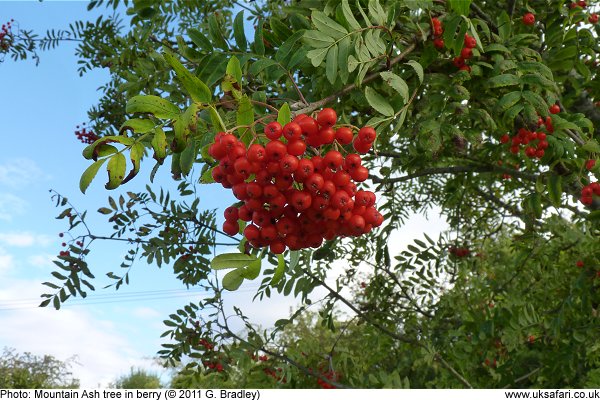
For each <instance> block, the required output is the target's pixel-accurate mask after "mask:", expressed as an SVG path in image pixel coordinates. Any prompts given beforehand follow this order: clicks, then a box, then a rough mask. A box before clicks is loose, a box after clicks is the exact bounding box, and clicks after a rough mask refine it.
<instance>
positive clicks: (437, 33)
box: [431, 18, 444, 50]
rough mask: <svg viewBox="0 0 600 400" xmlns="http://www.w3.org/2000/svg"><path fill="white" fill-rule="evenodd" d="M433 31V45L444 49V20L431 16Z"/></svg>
mask: <svg viewBox="0 0 600 400" xmlns="http://www.w3.org/2000/svg"><path fill="white" fill-rule="evenodd" d="M431 33H432V34H433V45H434V46H435V48H436V49H438V50H443V49H444V39H442V33H444V28H443V27H442V21H440V20H439V19H437V18H431Z"/></svg>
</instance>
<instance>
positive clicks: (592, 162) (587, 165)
mask: <svg viewBox="0 0 600 400" xmlns="http://www.w3.org/2000/svg"><path fill="white" fill-rule="evenodd" d="M595 165H596V160H587V161H586V162H585V168H586V169H587V170H588V171H591V169H592V168H594V166H595Z"/></svg>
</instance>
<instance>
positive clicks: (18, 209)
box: [0, 193, 27, 221]
mask: <svg viewBox="0 0 600 400" xmlns="http://www.w3.org/2000/svg"><path fill="white" fill-rule="evenodd" d="M26 204H27V203H26V201H25V200H23V199H22V198H20V197H18V196H15V195H14V194H11V193H0V220H1V221H12V219H13V217H15V216H18V215H21V214H23V213H24V212H25V205H26Z"/></svg>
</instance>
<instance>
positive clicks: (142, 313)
mask: <svg viewBox="0 0 600 400" xmlns="http://www.w3.org/2000/svg"><path fill="white" fill-rule="evenodd" d="M131 313H132V314H133V315H134V316H135V317H138V318H147V319H156V318H160V317H162V316H163V315H161V314H160V313H159V312H158V311H156V310H155V309H153V308H150V307H137V308H134V309H133V310H131Z"/></svg>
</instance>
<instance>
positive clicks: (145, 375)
mask: <svg viewBox="0 0 600 400" xmlns="http://www.w3.org/2000/svg"><path fill="white" fill-rule="evenodd" d="M112 386H114V387H115V388H116V389H160V388H162V384H161V383H160V378H159V376H158V375H156V374H154V373H152V372H148V371H145V370H143V369H141V368H137V369H133V368H131V371H129V374H128V375H124V376H121V377H120V378H119V379H117V381H116V382H115V383H114V384H113V385H112Z"/></svg>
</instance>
